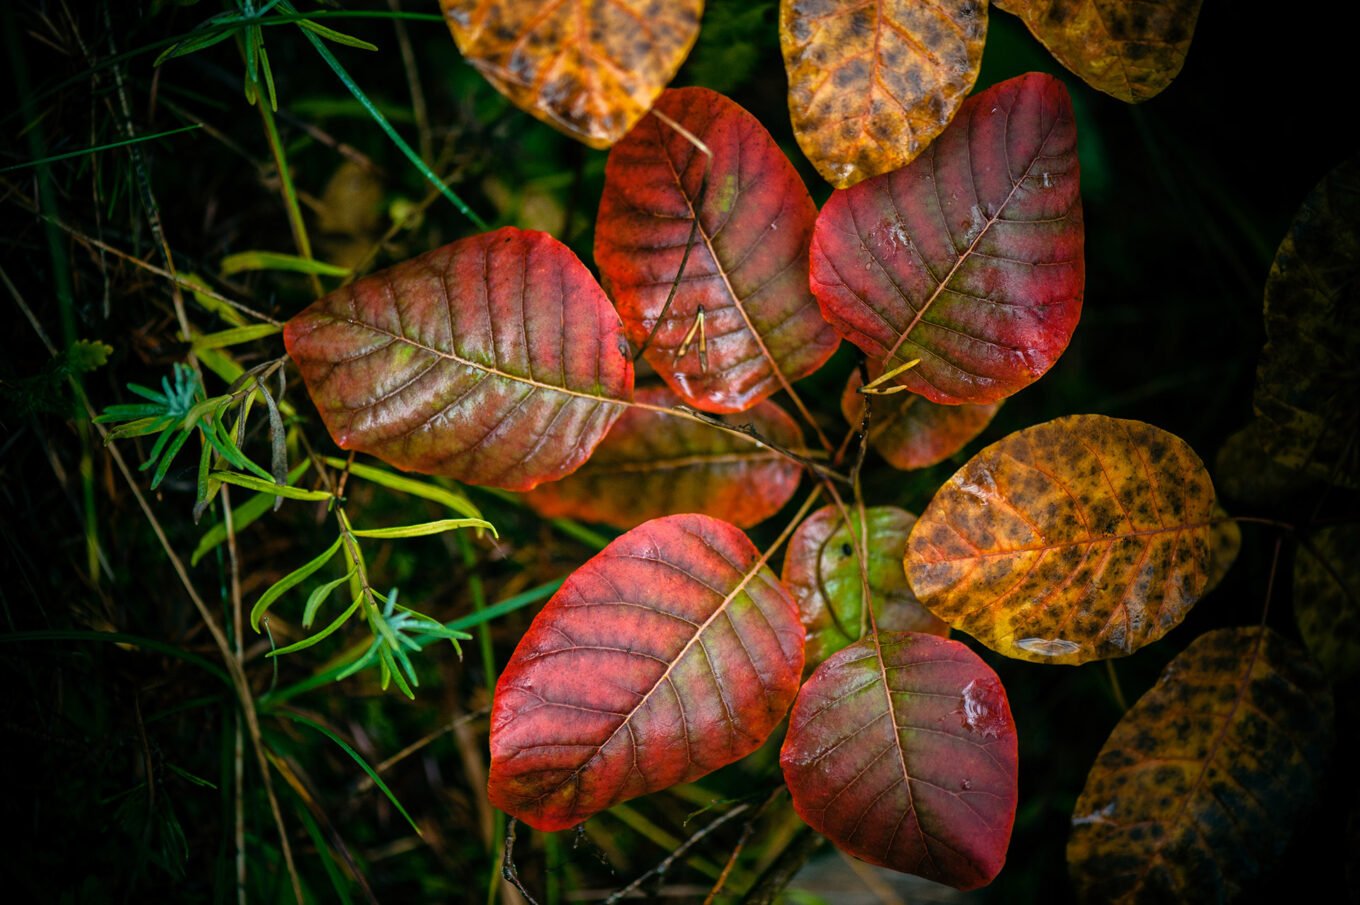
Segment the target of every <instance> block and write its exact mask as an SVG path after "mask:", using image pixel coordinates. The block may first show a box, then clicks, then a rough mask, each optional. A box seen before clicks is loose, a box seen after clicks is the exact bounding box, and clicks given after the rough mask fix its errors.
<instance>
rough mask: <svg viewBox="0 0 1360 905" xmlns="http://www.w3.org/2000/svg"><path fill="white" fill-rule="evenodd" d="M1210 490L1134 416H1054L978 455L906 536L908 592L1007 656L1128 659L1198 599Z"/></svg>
mask: <svg viewBox="0 0 1360 905" xmlns="http://www.w3.org/2000/svg"><path fill="white" fill-rule="evenodd" d="M1213 504H1214V488H1213V484H1212V483H1210V481H1209V474H1208V472H1207V471H1205V469H1204V464H1203V463H1202V462H1201V461H1200V460H1199V457H1198V456H1196V455H1195V453H1194V451H1193V450H1192V449H1190V447H1189V446H1188V445H1187V444H1186V443H1185V441H1184V440H1181V439H1180V438H1179V437H1176V436H1173V435H1172V434H1169V433H1167V432H1166V431H1164V430H1161V429H1160V428H1156V427H1153V426H1152V425H1150V424H1144V423H1142V422H1141V421H1124V420H1121V419H1118V418H1107V417H1105V416H1104V415H1074V416H1071V417H1068V418H1058V419H1056V420H1054V421H1049V422H1047V423H1044V424H1040V425H1037V426H1035V427H1031V428H1028V429H1026V430H1022V431H1019V432H1018V433H1014V434H1011V435H1010V436H1009V437H1006V438H1004V439H1002V440H1000V441H998V442H996V443H993V444H992V445H991V446H989V447H987V448H986V449H984V450H982V452H980V453H978V454H977V455H976V456H974V457H973V458H972V459H970V460H969V462H968V464H966V465H964V466H963V468H961V469H959V471H958V472H957V473H956V474H955V475H954V476H953V477H952V478H950V479H949V481H948V482H946V483H945V485H944V486H943V487H941V488H940V490H939V492H938V493H936V494H935V498H934V499H933V500H931V502H930V505H929V506H928V507H926V511H925V513H924V514H923V515H922V516H921V518H920V520H919V521H918V522H917V523H916V527H915V528H914V529H913V530H912V533H911V537H910V538H909V539H908V541H907V557H906V569H907V577H908V579H909V580H910V581H911V586H912V590H914V591H915V592H916V597H917V599H918V600H920V601H921V602H922V603H923V604H925V605H926V607H927V608H928V609H930V610H931V612H933V613H935V615H937V616H939V617H940V618H941V619H943V620H945V621H946V622H948V623H949V624H950V625H952V626H953V627H954V628H957V629H960V630H962V631H965V632H967V633H968V634H970V635H972V636H973V637H975V638H977V639H978V640H979V641H981V642H982V643H983V644H985V645H987V646H988V647H990V648H992V649H993V650H995V651H998V652H999V653H1002V654H1005V655H1006V656H1008V657H1015V658H1017V659H1021V660H1033V661H1035V662H1041V663H1085V662H1086V661H1088V660H1096V659H1103V658H1106V657H1119V656H1124V655H1126V654H1131V653H1133V652H1134V651H1135V650H1137V649H1138V648H1140V647H1142V646H1143V645H1145V644H1149V643H1151V642H1153V641H1156V640H1157V639H1158V638H1160V637H1162V636H1163V635H1164V634H1166V633H1167V632H1168V631H1169V630H1170V629H1171V628H1173V627H1174V626H1176V625H1177V624H1178V623H1180V621H1181V619H1183V618H1184V617H1185V614H1186V613H1187V612H1188V611H1189V609H1190V607H1191V606H1193V605H1194V603H1195V601H1196V600H1198V599H1199V598H1200V597H1201V596H1202V595H1203V593H1204V588H1205V584H1206V582H1207V580H1208V570H1209V560H1210V530H1211V520H1212V518H1213V513H1212V507H1213Z"/></svg>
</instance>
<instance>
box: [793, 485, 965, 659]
mask: <svg viewBox="0 0 1360 905" xmlns="http://www.w3.org/2000/svg"><path fill="white" fill-rule="evenodd" d="M864 515H865V520H866V521H867V522H868V524H869V531H868V547H869V566H868V573H869V596H870V599H871V600H872V601H873V608H874V618H875V619H876V620H877V621H878V628H879V630H880V631H892V632H899V631H900V632H926V633H928V634H932V635H947V634H949V626H947V625H945V624H944V622H943V621H941V620H940V619H938V618H936V617H935V616H934V615H933V614H932V613H931V612H930V611H929V610H927V609H926V608H925V607H923V606H921V604H920V603H918V602H917V600H916V597H915V595H913V594H912V593H911V587H910V586H908V584H907V576H906V574H905V573H903V571H902V551H903V550H904V549H905V548H906V545H907V535H909V534H910V533H911V526H912V525H914V524H916V516H914V515H912V514H911V513H910V512H907V511H906V510H904V509H898V508H897V507H896V506H870V507H868V508H867V509H865V511H864ZM850 518H851V521H852V523H853V533H852V530H851V526H849V525H846V523H845V522H844V521H843V520H842V519H841V513H840V510H839V509H837V508H836V507H835V506H824V507H822V508H821V509H818V510H817V511H816V512H814V513H812V515H810V516H808V518H807V520H806V521H804V522H803V523H802V524H801V525H799V526H798V530H797V531H795V532H794V533H793V537H792V538H790V539H789V549H788V552H787V553H786V554H785V556H784V572H783V575H782V578H783V580H784V586H785V587H787V588H788V589H789V591H790V592H791V593H792V594H793V598H794V600H796V601H798V609H799V611H800V612H801V613H802V616H803V624H804V625H805V626H807V630H808V638H807V651H806V661H807V662H806V663H805V665H804V669H805V670H811V669H813V668H815V667H816V666H817V665H818V664H820V663H821V662H822V661H823V660H825V659H826V658H827V657H829V656H831V655H832V654H834V653H835V652H836V651H838V650H840V649H841V648H843V647H845V646H846V645H847V644H849V643H850V642H852V641H855V640H856V639H858V638H859V636H860V619H861V618H863V619H864V620H865V622H866V624H867V622H868V616H867V614H862V612H861V611H862V609H863V598H864V595H863V590H862V587H861V583H860V570H859V562H858V560H857V559H856V557H855V545H856V542H857V540H858V537H859V521H858V516H857V515H856V513H855V510H854V509H851V510H850Z"/></svg>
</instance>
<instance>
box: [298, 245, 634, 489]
mask: <svg viewBox="0 0 1360 905" xmlns="http://www.w3.org/2000/svg"><path fill="white" fill-rule="evenodd" d="M284 342H285V344H286V345H287V347H288V354H289V355H290V356H292V359H293V361H294V362H296V363H297V366H298V370H299V371H301V372H302V378H303V380H304V381H305V382H306V384H307V391H308V392H309V393H310V394H311V397H312V401H313V402H315V403H316V407H317V409H318V410H319V411H320V412H321V418H322V420H323V421H325V423H326V428H327V430H329V431H330V434H331V437H332V438H333V439H334V440H335V442H336V443H337V444H338V445H339V446H340V447H341V448H343V449H354V450H358V451H360V452H366V453H370V454H372V455H375V456H377V457H378V458H380V459H382V460H383V461H385V462H388V463H390V464H392V465H395V466H397V467H398V468H404V469H407V470H410V471H422V472H426V473H429V474H442V475H448V476H450V477H454V478H457V479H458V480H460V481H466V482H467V483H469V484H489V485H492V486H496V487H504V488H507V489H510V490H528V489H529V488H531V487H533V486H534V485H536V484H538V483H539V482H541V481H551V480H555V479H557V478H560V477H562V476H563V475H566V474H569V473H571V472H572V471H573V470H575V469H576V468H577V467H579V466H580V465H581V463H582V462H584V461H585V460H586V459H587V458H588V457H589V456H590V452H591V450H593V449H594V448H595V445H596V444H597V443H599V442H600V439H601V438H602V437H604V435H605V433H606V432H607V431H608V430H609V428H610V426H611V425H612V424H613V423H614V421H615V419H617V418H618V417H619V415H621V414H622V413H623V410H624V408H625V407H626V406H627V404H628V403H629V402H630V401H631V399H632V395H633V366H632V363H631V361H630V360H629V357H628V347H627V343H625V342H624V338H623V327H622V325H621V324H620V323H619V318H618V315H617V314H616V313H615V312H614V309H613V308H612V307H610V305H609V300H608V299H607V298H605V295H604V292H603V291H602V290H601V289H600V287H599V285H598V284H597V283H596V282H595V279H594V278H593V277H592V276H591V275H590V272H589V271H588V270H586V268H585V265H583V264H582V263H581V262H580V261H579V260H577V258H576V256H575V255H574V254H572V253H571V251H570V250H569V249H568V248H567V247H566V246H565V245H563V244H562V243H561V242H558V241H557V240H556V239H554V238H553V237H551V236H549V235H547V234H546V233H536V232H525V231H522V230H518V229H515V228H514V227H509V226H507V227H504V228H502V229H498V230H496V231H495V232H491V233H483V234H481V235H476V236H470V237H469V238H466V239H460V240H459V241H457V242H454V243H452V244H450V245H445V246H444V247H443V248H438V249H435V250H434V251H431V252H427V253H426V254H423V255H421V256H419V257H417V258H412V259H411V260H409V261H406V262H404V263H401V264H398V265H396V266H395V267H390V268H388V269H387V270H384V271H380V272H379V273H375V274H373V275H371V276H367V277H364V278H363V279H361V280H356V281H355V282H354V283H352V284H351V285H349V286H346V287H344V288H342V289H337V290H336V291H335V292H332V293H331V294H330V295H327V296H326V297H325V298H323V299H321V300H319V301H317V302H315V303H314V304H312V305H311V307H309V308H307V309H306V310H305V311H303V312H302V313H301V314H299V315H297V316H296V317H294V318H293V319H292V320H290V321H289V322H288V324H287V325H286V326H285V328H284Z"/></svg>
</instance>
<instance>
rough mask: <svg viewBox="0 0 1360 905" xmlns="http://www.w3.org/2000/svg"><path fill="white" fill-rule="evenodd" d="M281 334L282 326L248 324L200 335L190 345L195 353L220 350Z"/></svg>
mask: <svg viewBox="0 0 1360 905" xmlns="http://www.w3.org/2000/svg"><path fill="white" fill-rule="evenodd" d="M282 332H283V324H250V325H248V326H245V327H232V328H231V329H230V330H219V331H218V332H216V333H200V334H198V335H197V336H195V337H194V338H193V342H192V344H191V345H192V348H193V350H194V351H195V352H197V351H199V350H201V349H222V348H225V347H227V346H239V345H240V344H241V343H248V342H254V341H255V340H257V339H264V338H265V337H266V336H273V335H274V334H275V333H282Z"/></svg>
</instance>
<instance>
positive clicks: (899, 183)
mask: <svg viewBox="0 0 1360 905" xmlns="http://www.w3.org/2000/svg"><path fill="white" fill-rule="evenodd" d="M1078 181H1079V174H1078V165H1077V128H1076V121H1075V120H1074V119H1073V116H1072V103H1071V100H1070V99H1069V98H1068V96H1067V89H1066V88H1064V87H1063V85H1062V83H1061V82H1059V81H1058V80H1057V79H1055V78H1053V77H1052V76H1047V75H1040V74H1038V73H1031V74H1029V75H1024V76H1021V77H1019V78H1015V79H1011V80H1010V81H1007V82H1002V83H1001V84H999V85H996V86H994V87H992V88H989V89H988V90H986V91H984V92H982V93H981V94H977V95H974V96H973V97H971V98H969V99H968V100H967V101H966V102H965V103H964V104H963V106H962V107H961V108H960V109H959V114H958V116H957V117H955V119H954V122H953V123H952V124H951V125H950V126H949V128H948V129H946V130H945V131H944V132H943V133H942V134H941V135H940V137H939V138H937V139H936V140H935V141H934V142H933V143H932V144H931V145H930V147H929V148H927V149H926V150H925V152H923V153H922V154H921V155H920V156H919V157H917V158H916V160H914V161H913V162H912V163H911V164H910V165H908V166H906V167H904V168H903V169H900V170H896V171H894V172H892V173H886V174H884V175H882V176H877V177H874V178H873V179H868V180H865V181H864V182H861V183H859V184H858V185H856V186H854V187H852V188H849V189H844V190H837V191H836V192H833V193H832V195H831V199H830V200H829V201H827V203H826V206H825V207H823V208H822V212H821V214H820V215H819V216H818V218H817V227H816V231H815V233H814V236H813V242H812V289H813V292H815V293H816V295H817V300H818V301H819V302H820V303H821V306H822V311H823V313H824V314H825V315H826V318H827V320H829V321H831V323H832V324H833V325H834V326H835V328H836V330H837V331H838V332H839V333H840V334H841V335H842V336H843V337H845V338H846V339H848V340H850V341H851V342H853V343H854V344H855V345H857V346H859V347H860V348H861V349H863V350H864V352H865V353H866V354H868V355H869V357H870V358H873V359H875V360H879V361H882V362H883V365H884V368H885V369H887V370H893V369H895V368H897V367H899V366H901V365H903V364H905V363H907V362H910V361H912V360H915V359H920V364H918V365H917V366H916V367H914V368H911V369H910V370H907V371H904V372H903V373H902V374H901V375H900V376H898V377H897V378H896V380H897V382H898V383H900V384H902V385H903V386H906V387H907V388H909V389H910V390H911V391H912V392H914V393H920V394H921V395H922V396H925V397H926V398H927V399H930V400H932V401H934V402H943V403H947V404H951V405H955V404H958V403H964V402H972V403H978V404H984V403H989V402H995V401H997V400H998V399H1003V398H1005V397H1006V396H1009V395H1011V394H1012V393H1014V392H1016V391H1017V390H1020V389H1023V388H1024V387H1026V386H1028V385H1029V384H1030V383H1032V382H1034V381H1035V380H1037V379H1038V378H1039V377H1040V375H1042V374H1043V373H1044V372H1045V371H1047V370H1048V369H1049V368H1050V367H1051V366H1052V365H1053V363H1054V362H1055V361H1057V359H1058V356H1059V355H1061V354H1062V351H1063V349H1065V348H1066V347H1067V342H1068V340H1069V339H1070V338H1071V336H1072V331H1073V330H1074V329H1075V328H1076V326H1077V320H1078V319H1079V318H1080V316H1081V302H1082V291H1083V286H1084V282H1085V263H1084V259H1083V254H1084V251H1083V248H1084V238H1083V226H1082V213H1081V195H1080V192H1079V188H1078Z"/></svg>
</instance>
